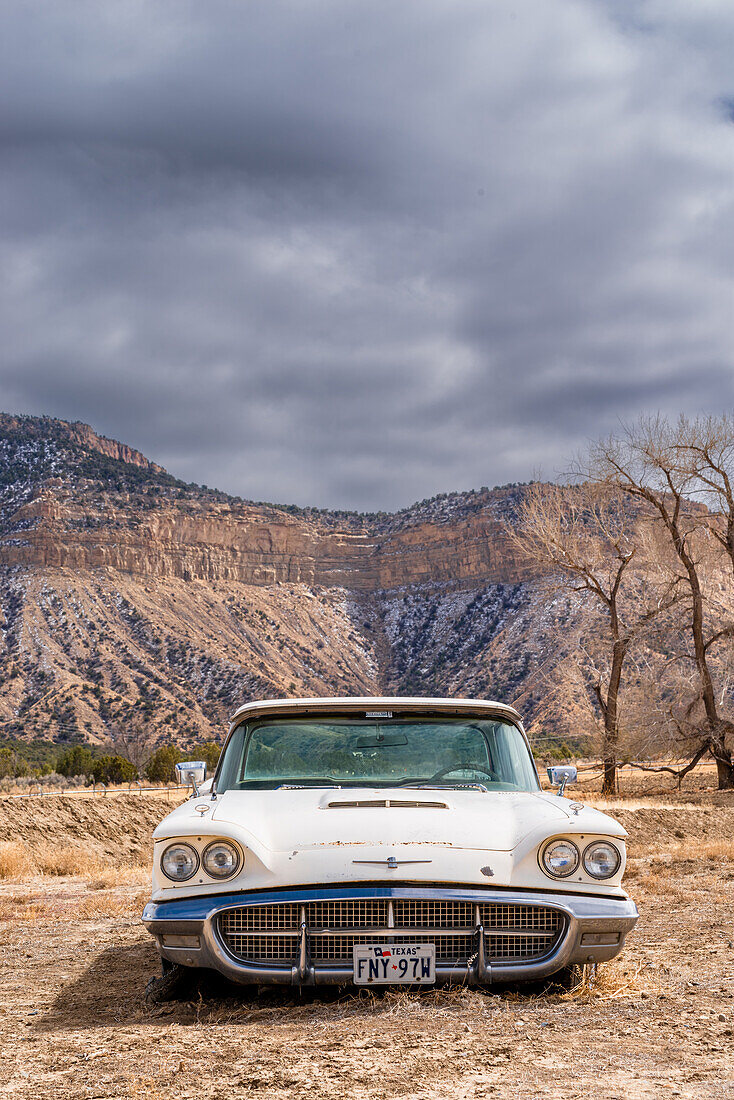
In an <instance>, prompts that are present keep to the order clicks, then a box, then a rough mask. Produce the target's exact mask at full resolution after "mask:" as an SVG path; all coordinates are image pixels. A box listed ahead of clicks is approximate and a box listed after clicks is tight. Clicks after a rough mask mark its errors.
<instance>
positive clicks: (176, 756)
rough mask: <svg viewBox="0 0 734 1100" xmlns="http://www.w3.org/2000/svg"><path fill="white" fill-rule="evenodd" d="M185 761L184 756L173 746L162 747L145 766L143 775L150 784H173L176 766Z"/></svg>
mask: <svg viewBox="0 0 734 1100" xmlns="http://www.w3.org/2000/svg"><path fill="white" fill-rule="evenodd" d="M185 759H186V755H185V754H184V753H182V751H181V749H177V748H176V746H175V745H163V746H162V748H160V749H156V751H155V752H154V753H153V755H152V756H151V758H150V760H149V761H148V763H147V764H146V765H145V774H146V776H147V777H148V779H149V780H150V781H151V783H175V781H176V765H177V764H179V763H180V762H181V761H182V760H185Z"/></svg>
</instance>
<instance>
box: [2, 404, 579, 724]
mask: <svg viewBox="0 0 734 1100" xmlns="http://www.w3.org/2000/svg"><path fill="white" fill-rule="evenodd" d="M521 492H522V488H521V487H520V488H517V487H508V488H505V489H494V490H488V489H482V490H479V491H477V492H471V493H463V494H460V493H456V494H449V495H445V496H442V497H440V498H436V499H435V500H433V501H424V502H422V503H421V504H419V505H416V506H414V507H413V508H410V509H406V510H404V511H403V512H401V513H398V514H396V515H393V516H385V515H379V516H357V515H351V514H339V513H321V512H316V511H309V510H300V509H295V508H278V507H276V506H274V505H265V504H254V503H252V502H246V501H242V500H238V499H234V498H231V497H227V496H226V495H224V494H222V493H217V492H214V491H210V490H203V489H200V488H199V487H197V486H191V485H185V484H183V483H182V482H179V481H177V480H176V479H174V478H173V477H171V476H170V475H169V474H167V473H166V471H165V470H163V469H162V467H160V466H157V465H155V464H154V463H151V462H149V461H148V460H147V459H146V458H145V457H144V456H143V455H141V454H140V453H139V452H137V451H134V450H132V449H131V448H128V447H126V446H125V445H124V444H120V443H116V442H115V441H114V440H107V439H104V438H103V437H100V436H98V435H97V434H96V433H95V432H93V430H92V429H91V428H89V427H88V426H87V425H82V424H66V423H64V422H61V421H52V420H48V419H33V418H17V417H7V416H0V605H1V606H2V625H3V635H2V637H3V642H2V677H1V679H0V722H2V724H3V728H4V729H5V731H6V732H11V733H13V734H15V735H22V736H53V737H56V738H62V739H63V738H65V737H74V736H77V735H79V734H82V735H85V736H88V737H91V738H93V739H103V738H105V737H107V736H109V735H110V734H115V735H118V736H119V735H121V734H124V732H125V730H128V729H131V728H135V729H136V730H143V731H148V732H149V733H150V735H151V736H153V737H157V738H162V737H167V736H175V737H177V738H179V739H184V740H185V739H187V738H191V739H195V738H197V737H200V736H217V735H218V734H220V733H221V731H222V728H223V725H224V723H225V722H226V718H227V715H228V714H229V713H231V711H232V710H233V709H234V708H235V707H236V706H237V705H239V704H240V703H241V702H242V701H244V700H246V699H248V698H254V697H264V696H268V695H274V694H275V695H280V694H286V695H287V694H294V693H297V694H316V695H325V694H334V693H336V694H373V693H379V692H395V693H396V694H401V693H402V694H405V693H408V692H415V693H417V694H430V693H435V694H441V693H444V692H446V693H454V694H467V695H483V696H491V697H495V698H501V699H504V700H506V701H508V702H512V701H518V702H519V703H520V704H521V705H523V708H524V710H525V712H526V713H527V714H528V716H529V718H530V720H531V721H533V720H535V721H536V723H537V722H539V721H540V720H541V719H542V718H543V716H544V715H546V714H548V713H550V712H551V711H553V706H554V704H553V699H554V690H555V689H554V687H553V683H554V677H555V679H556V680H557V681H558V682H559V683H562V684H563V690H562V691H561V694H562V695H563V702H564V710H563V713H564V723H563V729H564V730H565V731H567V732H574V731H575V730H576V729H577V728H578V727H579V725H580V723H581V718H580V717H579V716H580V715H583V713H584V710H585V709H586V710H588V700H586V699H585V695H584V691H583V688H582V687H581V686H580V685H576V686H574V685H573V683H571V681H570V680H569V677H568V676H567V675H565V673H563V671H562V670H563V669H564V668H565V667H566V664H567V665H568V667H569V668H570V667H571V666H572V662H571V660H570V654H571V652H572V650H573V647H574V645H578V644H579V637H580V634H581V633H583V630H584V629H585V627H584V623H586V628H588V621H587V620H585V619H584V615H583V608H582V607H581V606H580V605H579V604H578V601H577V603H576V605H574V606H571V605H569V604H564V605H563V606H561V605H560V604H558V605H557V606H556V607H555V608H549V607H548V606H547V605H546V604H547V601H545V599H544V597H543V595H542V591H541V586H542V578H541V577H539V576H538V571H537V569H534V568H533V566H532V563H529V562H527V561H521V560H520V559H519V558H518V555H517V553H516V552H515V551H514V550H513V548H512V547H511V546H510V545H509V544H508V542H507V540H506V538H505V536H504V535H503V528H502V521H503V520H504V519H505V518H506V517H508V516H509V517H511V515H512V513H513V510H514V508H515V507H516V504H517V499H518V495H519V494H520V493H521ZM549 660H550V666H551V667H550V668H549V667H548V662H549ZM564 662H565V664H564ZM569 683H571V687H569ZM533 685H535V687H534V686H533ZM541 685H542V689H541ZM559 690H560V689H559ZM552 725H554V728H557V727H558V722H557V721H556V722H555V723H552Z"/></svg>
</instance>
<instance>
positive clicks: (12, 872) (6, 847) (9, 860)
mask: <svg viewBox="0 0 734 1100" xmlns="http://www.w3.org/2000/svg"><path fill="white" fill-rule="evenodd" d="M36 873H37V868H36V866H35V863H34V862H33V860H32V858H31V854H30V852H29V850H28V848H26V846H25V845H24V844H19V843H18V842H17V841H6V842H5V843H4V844H0V879H21V878H28V877H30V876H31V875H34V874H36Z"/></svg>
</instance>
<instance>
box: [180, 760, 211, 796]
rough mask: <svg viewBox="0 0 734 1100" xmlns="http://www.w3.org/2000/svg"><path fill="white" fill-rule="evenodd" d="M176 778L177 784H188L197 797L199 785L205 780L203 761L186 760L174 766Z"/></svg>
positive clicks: (204, 764)
mask: <svg viewBox="0 0 734 1100" xmlns="http://www.w3.org/2000/svg"><path fill="white" fill-rule="evenodd" d="M176 778H177V779H178V781H179V783H190V784H191V786H192V787H193V789H194V796H195V797H196V798H198V797H199V784H200V783H203V782H204V780H205V779H206V763H205V762H204V761H203V760H187V761H185V762H184V763H183V764H177V765H176Z"/></svg>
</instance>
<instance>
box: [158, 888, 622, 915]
mask: <svg viewBox="0 0 734 1100" xmlns="http://www.w3.org/2000/svg"><path fill="white" fill-rule="evenodd" d="M518 895H521V900H522V901H523V902H527V903H529V904H536V905H550V906H552V905H553V904H554V902H555V903H556V904H560V905H561V906H563V904H564V902H566V901H567V900H569V899H568V897H567V896H566V897H562V896H555V897H554V896H550V897H549V896H548V895H544V894H541V893H536V892H534V891H528V892H527V893H525V892H523V891H512V895H511V897H508V896H507V894H505V893H503V891H502V890H497V889H492V888H489V889H484V890H482V889H469V888H466V887H465V888H461V887H451V886H446V887H441V888H436V887H430V888H429V887H412V886H353V887H311V888H308V889H299V890H269V891H263V892H260V893H245V892H243V893H238V894H210V895H209V896H208V897H195V898H181V899H180V900H179V899H176V900H174V901H159V902H149V903H148V905H146V907H145V913H144V919H145V920H204V919H205V918H206V917H208V916H209V915H210V914H211V913H216V912H218V911H219V910H221V909H231V908H233V907H240V906H251V905H271V904H278V903H284V902H308V901H344V900H349V899H353V898H418V899H422V900H430V901H484V902H487V901H492V902H503V901H504V902H508V901H509V902H512V901H514V902H517V901H518V900H520V899H519V898H518ZM599 900H604V901H606V902H611V903H612V909H613V908H614V902H615V901H619V902H621V901H622V899H621V898H620V899H617V898H604V899H601V898H600V899H599Z"/></svg>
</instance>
